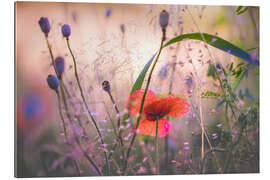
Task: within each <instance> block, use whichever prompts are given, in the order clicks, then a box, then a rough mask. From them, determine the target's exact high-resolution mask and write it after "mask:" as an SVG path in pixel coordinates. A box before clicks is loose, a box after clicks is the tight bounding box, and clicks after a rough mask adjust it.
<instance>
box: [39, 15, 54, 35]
mask: <svg viewBox="0 0 270 180" xmlns="http://www.w3.org/2000/svg"><path fill="white" fill-rule="evenodd" d="M38 24H39V26H40V28H41V30H42V32H43V33H44V34H45V35H46V36H48V34H49V32H50V29H51V26H50V22H49V20H48V18H46V17H41V18H40V19H39V21H38Z"/></svg>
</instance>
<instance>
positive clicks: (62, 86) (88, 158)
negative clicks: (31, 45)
mask: <svg viewBox="0 0 270 180" xmlns="http://www.w3.org/2000/svg"><path fill="white" fill-rule="evenodd" d="M45 38H46V43H47V47H48V49H49V52H50V56H51V61H52V65H53V68H54V71H55V74H56V75H57V77H58V79H59V81H60V91H61V96H62V99H63V102H64V108H65V110H66V112H67V117H68V119H69V121H70V123H71V124H72V122H71V121H72V120H71V116H70V114H69V110H68V105H67V102H66V97H65V92H64V90H63V88H64V87H65V86H64V82H63V80H62V78H61V76H60V75H59V74H58V73H57V71H56V68H55V64H54V56H53V53H52V49H51V46H50V43H49V40H48V37H47V36H45ZM56 93H57V98H58V108H59V113H60V116H61V119H62V121H63V123H65V122H64V118H63V113H62V109H61V98H60V95H59V92H58V91H57V92H56ZM64 133H65V137H66V141H67V143H68V140H67V135H66V134H67V133H66V127H65V124H64ZM77 143H78V145H79V146H80V148H81V150H82V151H83V152H84V150H83V149H82V147H81V145H80V142H79V141H78V139H77ZM68 144H69V143H68ZM69 145H70V144H69ZM84 156H85V157H86V159H87V160H88V161H89V162H90V163H91V164H92V165H93V167H94V168H95V169H96V170H97V172H98V174H99V175H102V173H101V172H100V170H99V169H98V168H97V166H96V164H95V163H94V161H93V160H92V159H91V158H90V157H89V156H88V155H87V153H85V152H84ZM74 165H75V168H76V170H78V167H79V166H78V163H77V161H76V160H74ZM78 174H79V175H80V171H78Z"/></svg>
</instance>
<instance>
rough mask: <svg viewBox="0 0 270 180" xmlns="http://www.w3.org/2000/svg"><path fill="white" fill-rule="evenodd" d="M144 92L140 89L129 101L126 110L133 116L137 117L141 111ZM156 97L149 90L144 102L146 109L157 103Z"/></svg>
mask: <svg viewBox="0 0 270 180" xmlns="http://www.w3.org/2000/svg"><path fill="white" fill-rule="evenodd" d="M143 94H144V90H143V89H140V90H137V91H135V92H134V93H133V94H132V95H131V96H130V97H129V99H128V102H127V104H126V108H127V109H128V110H129V114H130V115H131V116H136V115H137V114H138V113H139V111H140V106H141V101H142V98H143ZM156 99H157V98H156V95H155V93H154V92H153V91H151V90H148V91H147V93H146V96H145V100H144V107H145V106H147V105H148V104H151V103H152V102H154V101H156Z"/></svg>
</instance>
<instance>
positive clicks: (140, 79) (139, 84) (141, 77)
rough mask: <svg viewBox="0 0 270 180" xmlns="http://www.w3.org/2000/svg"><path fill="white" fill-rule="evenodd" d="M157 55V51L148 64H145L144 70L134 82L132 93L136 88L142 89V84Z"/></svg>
mask: <svg viewBox="0 0 270 180" xmlns="http://www.w3.org/2000/svg"><path fill="white" fill-rule="evenodd" d="M155 56H156V53H155V54H154V55H153V56H152V57H151V58H150V60H149V61H148V62H147V63H146V65H145V66H144V68H143V70H142V71H141V73H140V74H139V76H138V78H137V80H136V82H135V83H134V85H133V87H132V90H131V92H130V94H132V93H134V92H135V91H136V90H138V89H141V88H142V84H143V80H144V78H145V75H146V73H147V71H148V69H149V67H150V66H151V64H152V61H153V60H154V58H155Z"/></svg>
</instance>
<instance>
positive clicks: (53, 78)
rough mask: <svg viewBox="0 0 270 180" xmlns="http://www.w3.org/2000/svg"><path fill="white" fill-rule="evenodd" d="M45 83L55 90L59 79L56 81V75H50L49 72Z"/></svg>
mask: <svg viewBox="0 0 270 180" xmlns="http://www.w3.org/2000/svg"><path fill="white" fill-rule="evenodd" d="M47 83H48V85H49V87H50V88H51V89H53V90H55V91H57V90H58V86H59V81H58V79H57V77H56V76H54V75H51V74H50V75H48V77H47Z"/></svg>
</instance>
